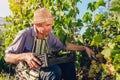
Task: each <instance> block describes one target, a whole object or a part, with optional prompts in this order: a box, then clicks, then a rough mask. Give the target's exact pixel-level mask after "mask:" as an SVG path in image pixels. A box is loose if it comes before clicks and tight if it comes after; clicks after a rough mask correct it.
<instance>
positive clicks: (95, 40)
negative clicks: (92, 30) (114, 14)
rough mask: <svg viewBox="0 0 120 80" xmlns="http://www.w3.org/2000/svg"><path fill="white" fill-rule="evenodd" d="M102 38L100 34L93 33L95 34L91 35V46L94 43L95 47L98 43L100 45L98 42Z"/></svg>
mask: <svg viewBox="0 0 120 80" xmlns="http://www.w3.org/2000/svg"><path fill="white" fill-rule="evenodd" d="M102 39H103V37H102V35H101V34H97V35H95V36H94V37H93V40H92V42H91V46H93V45H94V46H97V47H98V45H100V43H101V42H102Z"/></svg>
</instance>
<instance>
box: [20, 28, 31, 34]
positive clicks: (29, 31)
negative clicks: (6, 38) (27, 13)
mask: <svg viewBox="0 0 120 80" xmlns="http://www.w3.org/2000/svg"><path fill="white" fill-rule="evenodd" d="M31 33H32V27H29V28H25V29H23V30H21V31H19V34H20V35H30V34H31Z"/></svg>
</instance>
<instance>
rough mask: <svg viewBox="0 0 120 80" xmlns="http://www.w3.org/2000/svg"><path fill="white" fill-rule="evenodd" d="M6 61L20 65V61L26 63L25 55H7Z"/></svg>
mask: <svg viewBox="0 0 120 80" xmlns="http://www.w3.org/2000/svg"><path fill="white" fill-rule="evenodd" d="M4 59H5V61H6V62H8V63H14V64H15V63H18V62H20V61H25V54H12V53H9V54H5V57H4Z"/></svg>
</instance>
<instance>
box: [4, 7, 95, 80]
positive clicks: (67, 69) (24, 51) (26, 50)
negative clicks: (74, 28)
mask: <svg viewBox="0 0 120 80" xmlns="http://www.w3.org/2000/svg"><path fill="white" fill-rule="evenodd" d="M54 18H55V17H54V16H53V15H51V13H50V11H49V10H48V9H46V8H40V9H37V10H36V11H35V12H34V20H33V24H34V26H33V27H30V28H27V29H25V30H22V31H20V32H19V34H18V35H17V36H16V38H15V39H14V41H13V43H12V44H11V45H10V46H9V47H8V48H7V50H6V51H5V53H6V54H5V61H6V62H9V63H15V64H16V63H20V62H26V63H27V65H28V66H29V68H25V69H19V68H20V67H17V72H16V73H18V74H17V75H18V78H19V79H20V80H24V79H25V80H36V79H42V80H61V78H62V79H64V80H76V76H75V75H76V74H75V67H74V64H73V63H66V64H63V65H61V66H59V65H53V66H51V67H46V68H41V69H40V67H41V65H42V64H41V63H42V62H41V61H40V60H38V59H37V58H36V54H35V53H34V50H33V46H34V44H35V40H36V39H37V40H40V41H41V44H40V45H39V46H40V51H41V53H42V52H44V53H45V52H49V51H50V50H51V49H54V50H79V51H86V52H87V54H88V55H89V56H90V55H92V54H94V52H93V51H92V50H90V49H89V48H87V47H85V46H77V45H74V44H67V46H65V45H63V44H62V43H61V42H60V40H59V39H58V38H57V37H56V36H55V35H54V34H52V33H51V31H52V25H53V19H54ZM44 40H45V44H44V49H42V48H41V47H42V46H41V45H42V43H43V41H44ZM71 46H72V47H71ZM22 68H24V66H23V67H22ZM26 69H28V72H27V70H26ZM62 69H63V70H62ZM20 70H22V71H23V72H21V73H19V72H20ZM32 70H33V72H36V73H33V76H34V77H36V74H38V75H37V78H35V79H33V78H31V77H30V76H29V75H27V74H32ZM62 74H63V75H62ZM38 76H39V77H38Z"/></svg>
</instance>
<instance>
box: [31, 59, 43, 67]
mask: <svg viewBox="0 0 120 80" xmlns="http://www.w3.org/2000/svg"><path fill="white" fill-rule="evenodd" d="M33 60H34V61H35V62H36V63H37V64H39V65H41V64H42V63H41V62H40V60H38V59H37V58H33Z"/></svg>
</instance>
